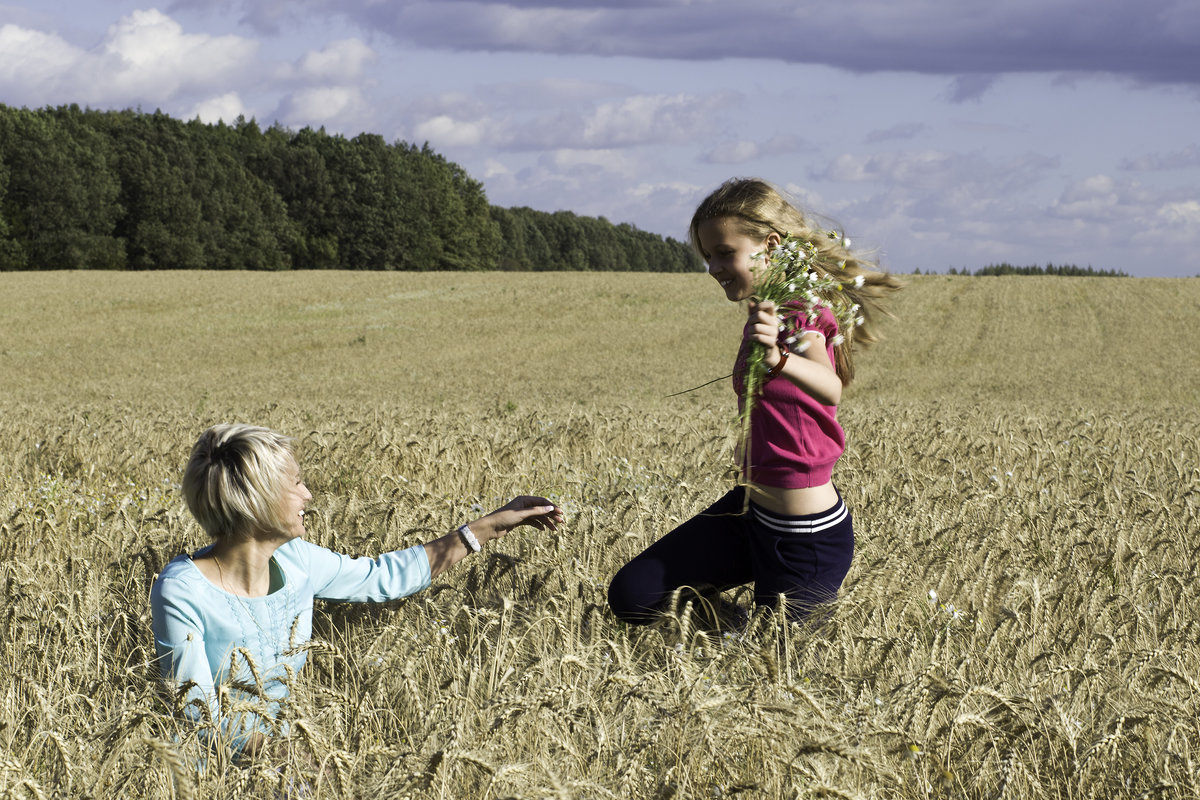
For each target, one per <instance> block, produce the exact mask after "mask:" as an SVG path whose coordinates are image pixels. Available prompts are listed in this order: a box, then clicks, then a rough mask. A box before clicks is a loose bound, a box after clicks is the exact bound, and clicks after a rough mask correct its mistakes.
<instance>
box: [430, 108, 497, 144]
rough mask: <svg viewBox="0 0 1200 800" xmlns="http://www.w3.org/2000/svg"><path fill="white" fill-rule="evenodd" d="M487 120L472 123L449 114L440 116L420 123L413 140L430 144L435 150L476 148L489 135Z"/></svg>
mask: <svg viewBox="0 0 1200 800" xmlns="http://www.w3.org/2000/svg"><path fill="white" fill-rule="evenodd" d="M488 129H489V123H488V120H487V119H478V120H472V121H466V120H460V119H454V118H453V117H451V116H450V115H448V114H439V115H437V116H435V117H430V118H429V119H427V120H424V121H423V122H420V123H418V124H417V125H416V127H414V128H413V139H414V141H418V142H429V143H430V145H432V146H433V147H434V149H438V148H443V147H476V146H478V145H480V144H482V143H483V142H484V141H485V140H486V138H487V135H488Z"/></svg>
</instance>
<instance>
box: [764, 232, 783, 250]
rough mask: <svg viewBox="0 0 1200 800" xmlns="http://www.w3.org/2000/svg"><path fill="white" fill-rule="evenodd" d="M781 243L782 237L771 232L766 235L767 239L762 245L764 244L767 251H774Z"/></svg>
mask: <svg viewBox="0 0 1200 800" xmlns="http://www.w3.org/2000/svg"><path fill="white" fill-rule="evenodd" d="M782 241H783V237H782V236H780V235H779V234H778V233H776V232H775V231H771V232H770V233H768V234H767V238H766V239H764V240H763V244H765V245H766V246H767V250H768V251H771V250H774V249H775V248H776V247H779V244H780V243H781V242H782Z"/></svg>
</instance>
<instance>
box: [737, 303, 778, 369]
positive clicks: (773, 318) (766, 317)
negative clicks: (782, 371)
mask: <svg viewBox="0 0 1200 800" xmlns="http://www.w3.org/2000/svg"><path fill="white" fill-rule="evenodd" d="M746 338H747V339H749V340H750V341H753V342H758V343H759V344H761V345H762V346H763V348H764V351H763V358H764V360H765V361H766V363H767V368H768V369H774V368H775V365H776V364H778V363H779V359H781V358H783V354H782V353H780V352H779V315H778V313H776V310H775V304H774V303H772V302H771V301H770V300H764V301H763V302H761V303H757V302H755V301H753V300H751V301H750V327H749V329H747V331H746Z"/></svg>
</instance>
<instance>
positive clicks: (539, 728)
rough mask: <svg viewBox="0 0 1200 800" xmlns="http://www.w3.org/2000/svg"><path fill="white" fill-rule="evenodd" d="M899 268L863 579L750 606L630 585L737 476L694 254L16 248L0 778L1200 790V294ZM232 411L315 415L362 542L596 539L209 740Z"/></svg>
mask: <svg viewBox="0 0 1200 800" xmlns="http://www.w3.org/2000/svg"><path fill="white" fill-rule="evenodd" d="M907 281H908V286H907V288H906V289H905V290H904V292H902V293H901V294H900V295H898V296H897V299H896V303H895V311H896V315H897V318H896V319H894V320H889V321H888V322H887V323H886V324H885V326H884V333H885V336H886V337H887V338H886V339H885V341H883V342H882V343H881V344H880V345H879V346H878V347H876V348H875V349H874V350H871V351H867V352H865V353H863V354H861V357H860V358H859V360H858V364H857V366H858V371H859V379H858V381H857V382H856V383H855V384H853V385H852V386H851V387H849V388H848V389H847V391H846V392H845V394H844V396H843V401H842V406H841V410H840V416H841V419H842V422H843V424H844V426H845V427H846V429H847V434H848V449H847V452H846V455H845V456H844V457H843V460H842V461H841V462H840V464H839V467H838V470H837V472H836V473H835V480H836V481H837V482H838V484H839V487H840V489H841V490H842V493H843V495H844V496H845V498H846V501H847V504H848V505H849V506H850V507H851V510H852V511H853V513H854V515H855V528H856V536H857V552H856V560H855V563H854V566H853V568H852V569H851V572H850V575H849V576H848V578H847V581H846V584H845V586H844V588H843V592H842V596H841V598H840V599H839V601H838V602H837V604H836V605H835V606H834V607H833V610H832V612H831V614H830V615H829V616H828V617H826V618H823V619H821V620H820V621H819V622H817V623H813V624H812V625H809V626H806V627H799V626H791V625H783V624H780V623H779V621H778V617H773V616H772V615H769V614H761V613H760V614H755V615H753V616H752V617H751V619H750V622H749V624H748V626H747V627H745V628H743V629H739V630H733V629H729V630H721V629H720V628H706V627H705V626H704V625H703V624H701V622H700V620H699V615H698V614H697V613H695V612H696V609H692V608H690V607H686V606H685V607H684V608H681V609H679V610H678V612H677V613H676V614H675V615H674V616H673V617H671V618H668V619H666V620H664V621H663V622H662V623H661V624H659V625H656V626H652V627H649V628H630V627H627V626H624V625H622V624H620V623H618V622H617V621H616V620H615V619H614V618H613V617H612V615H611V614H610V613H609V612H608V610H607V607H606V605H605V601H604V596H605V588H606V586H607V581H608V579H609V578H610V577H611V576H612V574H613V573H614V572H615V571H616V570H617V569H618V568H619V566H620V565H621V564H623V563H624V561H625V560H626V559H628V558H629V557H630V556H632V555H633V554H634V553H636V552H638V551H639V550H641V549H642V548H644V547H645V546H646V545H647V544H649V543H650V542H651V541H653V540H654V539H655V538H656V537H657V536H659V535H661V534H662V533H664V532H665V531H666V530H668V529H669V528H670V527H672V526H673V525H674V524H675V523H677V522H679V521H681V520H683V519H686V518H687V517H688V516H690V515H691V514H693V513H695V512H696V511H698V510H699V509H700V508H702V507H703V506H704V505H706V504H707V503H708V502H710V501H711V500H712V499H713V498H715V497H716V496H717V495H718V494H719V493H721V492H723V491H724V490H725V489H726V488H727V487H728V486H729V467H730V466H731V464H732V459H733V454H732V445H733V441H732V436H733V429H734V425H733V420H734V402H733V395H732V391H731V389H730V388H729V385H728V381H718V382H717V383H715V384H713V385H710V386H707V387H704V388H700V389H697V390H695V391H692V392H688V393H685V394H682V395H679V396H675V397H668V396H667V395H670V394H672V393H675V392H678V391H681V390H684V389H688V388H689V387H693V386H697V385H699V384H702V383H704V382H705V381H708V380H711V379H714V378H720V377H721V376H723V375H726V374H727V373H728V370H729V369H730V365H731V362H732V356H733V352H734V349H735V348H736V338H737V335H738V331H739V330H740V316H741V314H742V313H743V312H742V311H741V310H740V309H738V308H737V307H736V306H733V305H731V304H729V303H727V302H726V301H725V300H724V299H723V297H722V296H721V294H720V292H719V290H717V289H716V288H715V287H714V286H712V284H711V280H710V279H708V278H707V277H706V276H703V275H650V274H637V275H613V274H603V275H599V274H586V273H566V274H558V273H539V274H507V275H502V274H455V275H448V274H411V273H410V274H401V273H382V274H381V273H286V274H256V273H171V272H166V273H137V274H134V273H130V274H124V273H28V274H21V273H8V274H0V297H2V298H3V303H2V304H0V331H3V332H2V333H0V386H2V387H3V391H2V392H0V441H2V442H3V447H0V576H2V578H0V580H2V583H3V595H4V603H3V606H2V607H0V798H14V799H15V798H113V797H118V798H122V797H131V798H132V797H137V798H174V797H179V798H241V797H251V798H284V797H287V798H292V797H297V798H298V797H304V798H402V797H412V798H426V797H428V798H482V799H485V800H499V799H500V798H543V797H547V798H664V799H665V798H672V797H674V798H719V797H731V796H738V797H742V798H816V797H835V798H837V797H841V798H980V799H981V800H983V799H985V798H986V799H988V800H993V799H995V800H999V798H1054V799H1055V800H1060V799H1063V800H1066V799H1074V798H1081V799H1082V798H1097V799H1098V800H1099V799H1104V800H1107V799H1108V798H1193V797H1198V796H1200V647H1198V646H1197V640H1198V638H1200V621H1198V620H1200V598H1198V589H1197V580H1196V577H1197V576H1196V563H1197V555H1198V553H1197V549H1198V547H1200V537H1198V536H1197V532H1198V530H1200V466H1198V465H1200V444H1198V437H1197V434H1198V432H1200V408H1198V404H1197V402H1196V400H1197V396H1198V395H1200V359H1198V358H1197V353H1200V280H1196V279H1187V280H1167V279H1161V280H1160V279H1097V278H1040V277H1013V278H982V277H980V278H970V277H957V276H912V277H911V278H908V279H907ZM218 421H242V422H253V423H257V424H264V425H269V426H271V427H274V428H276V429H278V430H281V431H283V432H284V433H287V434H289V435H292V436H295V437H296V438H297V440H298V442H299V446H300V459H301V463H302V466H303V468H304V472H305V476H306V481H307V483H308V486H309V488H310V489H311V490H312V492H313V494H314V496H315V499H314V501H313V503H312V504H311V506H310V512H311V513H310V515H309V516H307V517H306V524H307V526H308V528H309V532H310V536H309V538H311V539H312V540H314V541H316V542H318V543H320V544H323V545H326V546H330V547H334V548H336V549H339V550H342V551H346V552H351V553H355V554H374V553H377V552H379V551H381V550H385V549H394V548H400V547H405V546H408V545H411V544H415V543H418V542H421V541H425V540H427V539H429V538H432V537H434V536H436V535H440V534H442V533H444V532H445V531H447V530H449V529H450V528H451V527H452V526H453V525H455V524H458V523H460V522H462V521H464V520H466V519H470V518H473V517H475V516H478V515H479V513H481V512H482V511H485V510H489V509H490V508H491V507H494V506H495V505H497V504H499V503H501V502H503V501H504V500H506V499H507V498H508V497H509V496H511V495H512V494H515V493H519V492H526V491H529V492H536V493H540V494H545V495H547V496H549V497H551V498H552V499H554V500H555V501H556V502H557V503H558V504H559V505H561V506H562V507H563V508H564V509H565V510H566V511H567V513H568V524H567V525H566V526H565V527H563V528H561V529H560V530H559V531H557V532H554V533H539V532H535V531H532V530H523V531H520V532H518V533H516V534H514V535H512V536H510V537H508V538H506V539H505V540H504V541H502V542H498V543H496V544H495V545H494V546H491V547H489V548H488V549H487V550H485V551H484V553H483V554H481V555H480V556H477V557H473V558H470V559H468V560H467V561H466V562H464V563H463V564H461V565H459V566H458V567H457V568H456V569H454V570H453V571H451V572H450V573H448V574H447V575H446V576H444V577H443V578H442V579H439V580H438V581H437V582H436V583H435V585H434V586H433V587H431V588H430V589H429V590H427V591H425V592H423V593H421V594H418V595H415V596H413V597H411V598H408V599H406V600H403V601H398V602H395V603H389V604H384V605H380V606H359V605H324V606H322V605H320V604H318V605H319V607H318V612H317V614H316V619H315V639H314V641H313V642H312V645H311V650H310V660H309V666H308V667H307V668H306V670H305V672H304V673H303V675H302V676H301V678H300V680H298V681H297V682H296V684H295V685H294V686H293V694H294V696H295V699H296V702H295V708H294V709H293V710H292V712H291V728H292V734H291V736H289V737H288V738H287V739H285V740H282V741H281V742H279V743H278V746H277V748H276V749H275V750H274V752H273V756H272V759H271V760H270V761H269V762H263V763H259V764H255V765H253V766H249V767H240V766H234V765H229V764H226V763H224V762H223V761H222V760H221V759H219V758H213V759H209V760H208V761H207V764H206V766H204V767H203V768H198V767H197V757H198V754H199V749H198V745H197V743H196V737H195V733H194V732H193V731H191V730H189V729H188V728H186V727H185V726H182V725H180V724H178V723H177V722H176V721H175V717H174V716H173V715H172V713H171V701H170V698H168V697H165V696H164V695H163V694H162V693H161V692H160V691H159V689H158V687H157V685H156V683H155V681H154V680H153V678H154V676H155V675H156V674H157V673H156V671H155V669H154V666H153V664H152V663H151V659H152V656H153V653H154V648H153V641H152V639H151V634H150V627H149V608H148V603H147V598H148V593H149V588H150V585H151V583H152V581H153V579H154V575H155V574H156V572H157V571H158V569H159V568H161V566H162V565H163V564H165V563H166V561H167V560H168V559H170V558H171V557H172V556H174V555H176V554H177V553H179V552H182V551H184V550H192V549H195V548H196V547H198V546H200V545H202V544H204V543H205V542H204V539H203V534H202V533H201V532H200V530H199V529H198V528H197V526H196V525H195V524H194V523H193V522H192V521H191V519H190V518H189V517H188V515H187V513H186V511H185V509H184V507H183V504H182V502H181V500H180V498H179V496H178V483H179V479H180V476H181V472H182V466H183V462H184V460H185V459H186V456H187V452H188V450H189V448H190V445H191V443H192V442H193V441H194V439H195V437H196V435H197V434H198V433H199V431H200V430H202V429H203V428H204V427H206V426H207V425H209V424H212V423H214V422H218ZM727 598H728V599H729V600H732V601H734V602H739V603H741V604H743V605H746V604H747V603H748V596H747V595H746V594H745V593H738V592H731V593H729V594H728V596H727Z"/></svg>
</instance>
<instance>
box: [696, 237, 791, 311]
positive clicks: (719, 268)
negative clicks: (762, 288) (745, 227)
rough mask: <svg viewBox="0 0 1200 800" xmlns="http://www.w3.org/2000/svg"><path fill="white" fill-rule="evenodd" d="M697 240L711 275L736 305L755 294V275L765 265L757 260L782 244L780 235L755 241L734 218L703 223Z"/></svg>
mask: <svg viewBox="0 0 1200 800" xmlns="http://www.w3.org/2000/svg"><path fill="white" fill-rule="evenodd" d="M696 238H697V239H699V240H700V253H701V255H703V256H704V260H705V261H706V262H708V274H709V275H712V276H713V278H714V279H715V280H716V282H717V283H719V284H720V285H721V288H722V289H724V290H725V296H726V297H727V298H729V299H730V300H732V301H733V302H735V303H736V302H738V301H740V300H746V299H749V297H750V296H751V295H752V294H754V275H755V273H756V272H757V271H758V269H759V268H760V267H761V266H762V265H763V264H764V261H763V259H761V258H759V259H755V258H753V256H754V255H755V254H756V253H764V252H765V251H766V250H768V249H769V248H771V247H774V246H775V245H777V244H779V241H780V238H779V234H777V233H772V234H770V235H769V236H767V238H766V239H763V240H756V239H754V238H751V237H749V236H747V235H746V234H744V233H742V232H741V231H740V230H738V226H737V220H735V219H733V218H732V217H719V218H717V219H708V220H705V221H704V222H701V223H700V225H699V226H697V228H696Z"/></svg>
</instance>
